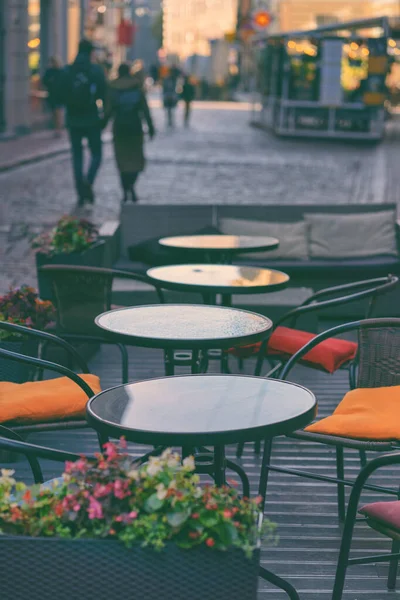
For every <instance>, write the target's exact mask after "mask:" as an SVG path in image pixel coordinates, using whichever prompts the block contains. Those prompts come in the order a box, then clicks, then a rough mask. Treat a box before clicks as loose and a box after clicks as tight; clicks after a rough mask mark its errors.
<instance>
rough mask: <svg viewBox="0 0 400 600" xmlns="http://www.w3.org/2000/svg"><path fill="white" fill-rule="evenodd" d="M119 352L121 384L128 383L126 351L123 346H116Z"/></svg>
mask: <svg viewBox="0 0 400 600" xmlns="http://www.w3.org/2000/svg"><path fill="white" fill-rule="evenodd" d="M117 346H118V348H119V351H120V352H121V363H122V383H128V376H129V375H128V373H129V364H128V351H127V349H126V347H125V346H124V345H123V344H117Z"/></svg>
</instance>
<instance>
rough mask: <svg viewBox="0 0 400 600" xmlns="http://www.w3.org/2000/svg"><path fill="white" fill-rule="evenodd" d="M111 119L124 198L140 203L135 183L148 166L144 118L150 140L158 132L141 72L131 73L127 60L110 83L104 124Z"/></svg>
mask: <svg viewBox="0 0 400 600" xmlns="http://www.w3.org/2000/svg"><path fill="white" fill-rule="evenodd" d="M110 118H112V119H113V141H114V154H115V160H116V163H117V167H118V171H119V174H120V178H121V185H122V190H123V198H122V201H123V202H128V200H131V201H132V202H137V196H136V192H135V183H136V181H137V178H138V176H139V173H140V172H141V171H143V169H144V167H145V157H144V148H143V146H144V134H143V121H145V122H146V124H147V128H148V132H149V136H150V139H153V137H154V133H155V131H154V125H153V120H152V118H151V114H150V109H149V107H148V104H147V100H146V96H145V94H144V92H143V88H142V84H141V77H140V74H139V75H137V74H136V75H135V74H134V75H131V74H130V71H129V65H127V64H125V63H123V64H121V65H120V67H119V69H118V79H116V80H114V81H112V82H111V83H110V94H109V95H108V101H107V107H106V114H105V124H106V123H107V121H108V120H109V119H110Z"/></svg>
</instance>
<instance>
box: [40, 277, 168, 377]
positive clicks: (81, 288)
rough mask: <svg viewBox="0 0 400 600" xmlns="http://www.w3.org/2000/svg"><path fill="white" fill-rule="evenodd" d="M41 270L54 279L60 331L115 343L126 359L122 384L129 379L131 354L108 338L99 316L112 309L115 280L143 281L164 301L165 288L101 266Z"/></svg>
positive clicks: (73, 338) (79, 339) (76, 338)
mask: <svg viewBox="0 0 400 600" xmlns="http://www.w3.org/2000/svg"><path fill="white" fill-rule="evenodd" d="M40 271H41V272H42V273H43V274H45V275H46V278H48V280H49V282H51V285H52V288H53V292H54V298H55V304H56V308H57V322H56V334H57V335H58V336H60V337H62V338H65V339H67V340H69V341H70V342H72V343H76V342H86V343H91V344H112V345H115V346H117V347H118V349H119V351H120V353H121V359H122V383H127V381H128V353H127V350H126V348H125V346H124V345H123V344H120V343H116V342H114V341H112V340H110V339H107V338H105V337H104V336H102V335H101V334H100V332H99V329H98V327H96V325H95V323H94V319H95V317H97V316H98V315H99V314H100V313H102V312H105V311H107V310H110V309H111V308H112V306H111V294H112V285H113V281H114V280H115V279H117V278H118V279H121V278H122V279H126V280H131V281H140V282H142V283H145V284H146V285H149V286H150V287H152V288H153V289H154V291H155V292H156V294H157V297H158V300H159V302H160V303H164V301H165V300H164V295H163V292H162V289H161V288H159V287H157V286H156V285H155V284H154V283H153V282H151V281H150V279H149V278H148V277H147V276H146V275H143V274H141V273H132V272H130V271H118V270H116V269H105V268H99V267H81V266H70V265H46V266H44V267H41V269H40Z"/></svg>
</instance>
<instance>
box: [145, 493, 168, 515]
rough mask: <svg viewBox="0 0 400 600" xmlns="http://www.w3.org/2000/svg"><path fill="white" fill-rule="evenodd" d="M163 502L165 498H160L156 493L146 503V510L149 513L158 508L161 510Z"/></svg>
mask: <svg viewBox="0 0 400 600" xmlns="http://www.w3.org/2000/svg"><path fill="white" fill-rule="evenodd" d="M163 504H164V500H160V499H159V498H158V497H157V494H156V493H155V494H152V495H151V496H149V497H148V498H147V500H146V502H145V503H144V510H145V511H146V512H148V513H153V512H156V511H157V510H160V508H161V507H162V505H163Z"/></svg>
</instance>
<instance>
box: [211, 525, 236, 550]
mask: <svg viewBox="0 0 400 600" xmlns="http://www.w3.org/2000/svg"><path fill="white" fill-rule="evenodd" d="M216 531H217V533H218V535H219V538H220V540H221V542H222V543H223V544H224V546H231V545H232V544H233V542H234V541H235V540H236V538H237V531H236V527H235V526H234V525H232V523H220V524H219V525H218V527H216Z"/></svg>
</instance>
